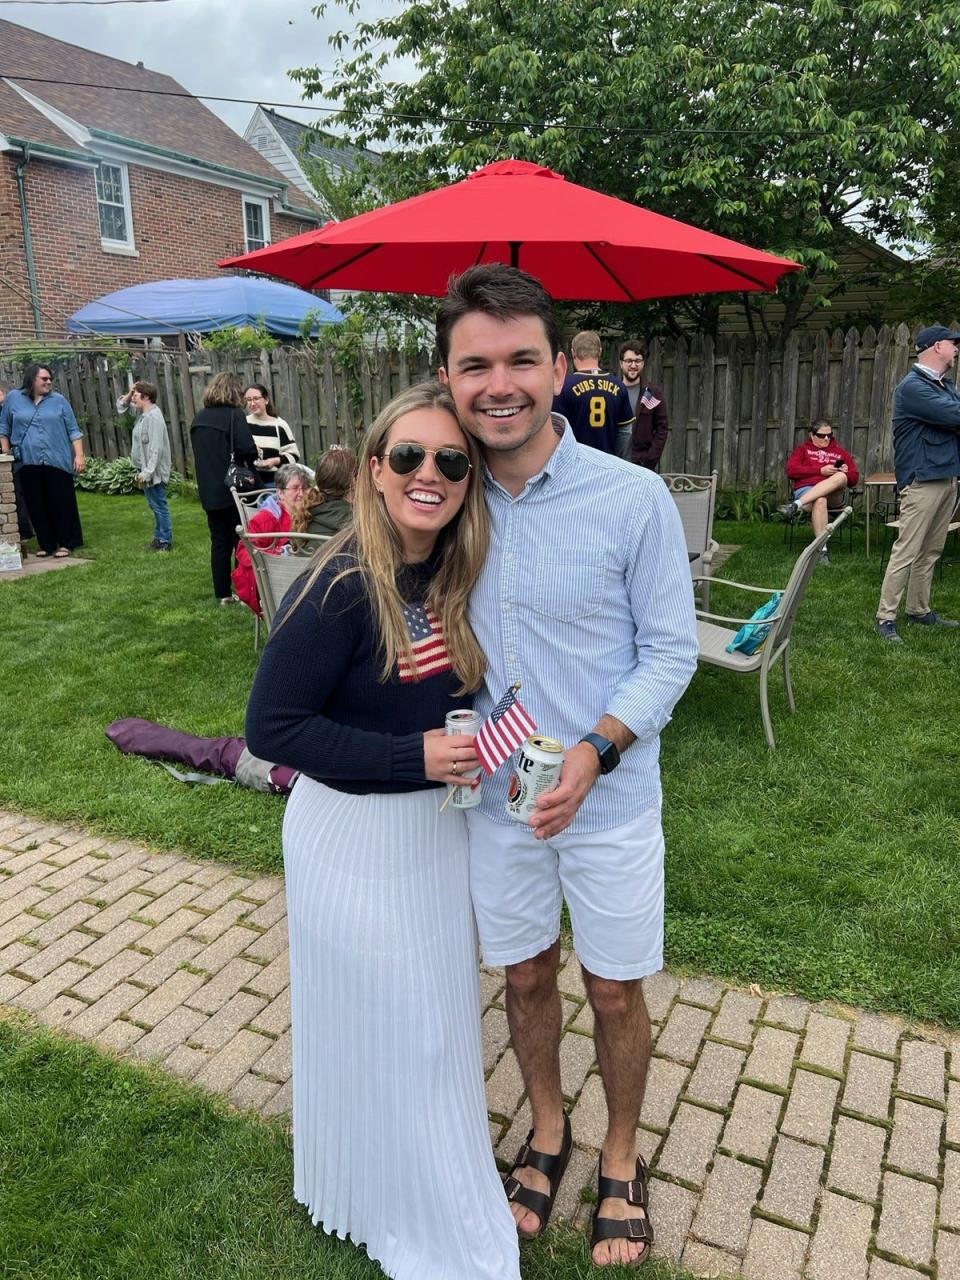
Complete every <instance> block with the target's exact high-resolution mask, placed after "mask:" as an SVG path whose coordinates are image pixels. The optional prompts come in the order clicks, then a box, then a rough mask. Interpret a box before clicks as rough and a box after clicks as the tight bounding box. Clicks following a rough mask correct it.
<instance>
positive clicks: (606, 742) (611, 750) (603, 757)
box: [580, 733, 620, 773]
mask: <svg viewBox="0 0 960 1280" xmlns="http://www.w3.org/2000/svg"><path fill="white" fill-rule="evenodd" d="M580 741H581V742H589V744H590V746H591V747H593V749H594V750H595V751H596V753H597V755H598V756H599V757H600V772H601V773H611V772H612V771H613V770H614V769H615V768H616V767H617V765H618V764H619V763H620V752H619V750H618V748H617V746H616V743H613V742H611V741H610V739H609V738H605V737H603V735H602V734H599V733H585V734H584V735H583V737H582V738H581V739H580Z"/></svg>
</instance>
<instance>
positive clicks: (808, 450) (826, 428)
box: [780, 420, 860, 534]
mask: <svg viewBox="0 0 960 1280" xmlns="http://www.w3.org/2000/svg"><path fill="white" fill-rule="evenodd" d="M787 478H788V479H789V480H790V481H791V482H792V484H793V501H792V502H788V503H787V505H786V506H785V507H781V508H780V510H781V511H782V512H783V514H784V515H785V516H786V517H787V519H788V520H789V519H793V518H794V517H795V516H799V515H802V514H803V512H805V511H809V512H810V520H811V523H812V524H813V532H814V534H820V533H823V531H824V529H825V528H826V527H827V519H828V514H827V513H828V510H829V509H830V508H833V509H834V510H836V509H837V508H838V507H840V506H842V504H843V492H844V490H845V489H846V488H847V486H848V485H849V487H850V488H851V489H852V488H853V487H854V486H855V485H856V483H857V481H858V480H859V479H860V472H859V471H858V470H857V464H856V463H855V462H854V460H853V456H852V455H851V454H849V453H847V451H846V449H841V447H840V445H838V444H837V442H836V440H835V439H834V437H833V427H831V425H830V423H829V422H824V421H822V420H821V421H820V422H815V423H814V424H813V426H812V427H811V428H810V439H809V440H806V441H804V443H803V444H798V445H797V447H796V449H794V451H793V453H791V455H790V457H789V459H788V461H787Z"/></svg>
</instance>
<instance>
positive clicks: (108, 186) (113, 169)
mask: <svg viewBox="0 0 960 1280" xmlns="http://www.w3.org/2000/svg"><path fill="white" fill-rule="evenodd" d="M97 213H98V214H99V217H100V242H101V244H102V245H103V247H104V248H105V249H132V248H133V247H134V246H133V211H132V209H131V208H130V181H129V178H128V176H127V166H126V165H125V164H107V163H105V162H104V161H101V162H100V166H99V167H98V169H97Z"/></svg>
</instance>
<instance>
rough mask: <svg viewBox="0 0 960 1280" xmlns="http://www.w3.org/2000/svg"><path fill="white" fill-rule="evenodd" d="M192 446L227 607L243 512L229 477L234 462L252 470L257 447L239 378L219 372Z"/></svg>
mask: <svg viewBox="0 0 960 1280" xmlns="http://www.w3.org/2000/svg"><path fill="white" fill-rule="evenodd" d="M190 444H191V446H192V448H193V461H194V466H195V468H196V474H197V488H198V490H199V492H200V505H201V506H202V507H203V509H204V511H205V512H206V513H207V526H208V528H209V529H210V572H211V575H212V577H213V594H214V595H215V596H216V598H217V600H218V601H219V602H220V604H222V605H227V604H230V602H231V600H232V599H233V594H232V591H231V587H230V571H231V569H232V567H233V553H234V549H235V548H236V545H237V509H236V507H235V506H234V502H233V498H232V497H231V496H230V490H229V489H228V488H227V485H226V481H225V476H226V474H227V467H228V466H229V464H230V459H231V444H232V448H233V453H232V457H233V458H234V459H235V460H236V461H237V462H244V463H246V464H247V466H250V465H251V464H252V463H253V461H254V459H255V458H256V456H257V446H256V445H255V444H254V443H253V436H252V435H251V434H250V428H249V427H248V426H247V419H246V416H245V414H244V412H243V381H242V379H241V378H240V377H239V376H238V375H237V374H235V373H218V374H217V375H216V377H215V378H213V379H212V380H211V381H210V383H209V385H208V386H207V389H206V391H205V392H204V393H203V408H202V409H201V410H200V412H199V413H198V414H197V416H196V417H195V418H194V420H193V422H192V423H191V425H190Z"/></svg>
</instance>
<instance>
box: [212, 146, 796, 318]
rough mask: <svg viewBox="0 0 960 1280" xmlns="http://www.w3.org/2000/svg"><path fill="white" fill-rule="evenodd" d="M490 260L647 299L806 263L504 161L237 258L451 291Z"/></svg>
mask: <svg viewBox="0 0 960 1280" xmlns="http://www.w3.org/2000/svg"><path fill="white" fill-rule="evenodd" d="M479 262H507V263H510V264H511V265H512V266H517V267H522V268H523V269H524V271H529V272H530V274H531V275H534V276H536V277H537V279H538V280H540V281H542V282H543V284H544V285H545V286H546V288H547V289H548V290H549V291H550V293H551V294H552V295H553V296H554V297H555V298H568V299H574V298H580V299H586V300H590V301H596V302H639V301H641V300H642V299H644V298H668V297H677V296H680V295H684V294H690V293H721V292H727V291H738V292H742V291H743V290H750V291H758V290H759V291H763V290H772V289H774V288H776V284H777V280H778V279H779V277H780V276H781V275H783V274H784V272H786V271H796V270H799V267H798V266H797V264H796V263H794V262H790V261H789V260H788V259H786V258H777V257H774V256H773V255H772V254H769V253H763V252H761V251H760V250H759V249H750V248H748V247H747V246H746V245H742V244H738V243H737V242H736V241H735V240H727V239H726V238H725V237H724V236H716V235H713V234H712V233H711V232H709V231H699V230H698V229H697V228H696V227H691V226H688V225H687V224H686V223H684V222H677V221H676V220H675V219H673V218H665V217H663V215H662V214H659V213H651V212H650V211H649V210H648V209H641V208H639V207H638V206H637V205H632V204H627V203H626V201H624V200H616V199H614V198H613V197H612V196H606V195H602V194H601V193H600V192H598V191H591V190H590V189H589V188H587V187H581V186H578V185H577V184H576V183H573V182H568V181H567V180H566V178H564V177H563V176H562V175H561V174H559V173H554V172H553V171H552V170H551V169H544V168H542V167H541V166H540V165H535V164H530V163H528V162H527V161H524V160H502V161H498V162H497V163H496V164H489V165H487V166H486V167H485V168H483V169H478V170H477V172H476V173H473V174H471V175H470V177H468V178H465V179H464V180H463V181H462V182H455V183H453V184H452V185H451V186H448V187H441V188H439V189H438V190H436V191H428V192H426V194H424V195H421V196H413V197H412V198H411V199H409V200H401V201H400V203H399V204H393V205H386V206H385V207H384V208H382V209H374V210H373V211H372V212H370V213H363V214H360V215H359V217H356V218H350V219H348V220H347V221H346V222H330V223H327V225H326V226H324V227H322V228H321V229H320V230H319V231H310V232H307V233H306V234H305V235H301V236H294V237H293V238H292V239H290V240H283V241H281V242H280V243H279V244H274V245H270V246H268V247H267V248H266V249H257V250H256V251H255V252H253V253H248V254H244V255H243V257H239V258H229V259H227V260H226V261H224V262H221V263H220V266H221V267H236V266H242V267H248V268H249V269H251V270H253V271H265V272H268V273H269V274H270V275H276V276H282V277H283V278H284V279H285V280H293V281H294V282H296V283H297V284H300V285H303V286H304V287H305V288H308V289H360V290H374V291H379V292H384V293H424V294H431V295H433V296H435V297H440V296H442V295H443V294H444V293H446V289H447V279H448V277H449V276H450V274H451V273H452V272H459V271H463V270H465V269H466V268H467V267H469V266H472V265H473V264H474V263H479Z"/></svg>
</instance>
